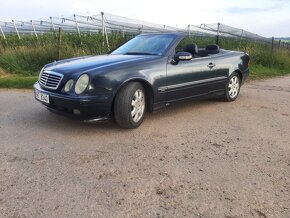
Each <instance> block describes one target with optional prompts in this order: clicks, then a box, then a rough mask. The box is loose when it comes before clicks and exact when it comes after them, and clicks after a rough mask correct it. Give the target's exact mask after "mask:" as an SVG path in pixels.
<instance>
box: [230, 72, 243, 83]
mask: <svg viewBox="0 0 290 218" xmlns="http://www.w3.org/2000/svg"><path fill="white" fill-rule="evenodd" d="M233 73H237V74H238V75H239V77H240V80H241V81H240V82H241V83H242V82H243V74H242V71H240V70H239V69H237V70H235V71H233V72H232V73H231V75H232V74H233Z"/></svg>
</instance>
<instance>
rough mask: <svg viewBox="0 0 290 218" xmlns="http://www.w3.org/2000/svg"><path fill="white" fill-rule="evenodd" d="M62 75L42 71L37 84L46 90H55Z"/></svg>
mask: <svg viewBox="0 0 290 218" xmlns="http://www.w3.org/2000/svg"><path fill="white" fill-rule="evenodd" d="M62 77H63V75H62V74H59V73H56V72H53V71H43V72H42V74H41V76H40V80H39V83H40V85H41V86H43V87H45V88H48V89H54V90H55V89H57V88H58V86H59V84H60V82H61V80H62Z"/></svg>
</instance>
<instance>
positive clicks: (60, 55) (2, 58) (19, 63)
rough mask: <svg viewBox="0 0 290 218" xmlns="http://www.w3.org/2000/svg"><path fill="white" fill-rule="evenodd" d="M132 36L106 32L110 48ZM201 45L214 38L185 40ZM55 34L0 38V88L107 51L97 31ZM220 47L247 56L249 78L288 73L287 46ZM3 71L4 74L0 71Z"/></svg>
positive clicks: (235, 43)
mask: <svg viewBox="0 0 290 218" xmlns="http://www.w3.org/2000/svg"><path fill="white" fill-rule="evenodd" d="M132 36H133V35H130V34H127V35H125V36H124V35H123V34H122V33H118V32H116V33H112V34H109V43H110V48H114V47H116V46H118V45H119V44H121V43H123V42H125V41H127V40H128V39H130V38H132ZM188 40H189V41H193V42H195V43H196V44H198V45H199V47H204V46H206V45H207V44H214V43H215V37H197V36H192V37H191V38H189V39H188ZM58 42H59V36H58V34H54V33H51V34H44V35H42V36H39V39H38V40H36V39H35V37H34V36H31V35H26V36H22V39H21V40H19V39H18V38H17V36H15V35H10V36H7V41H4V39H3V38H0V88H31V87H32V85H33V83H34V82H35V81H36V80H37V77H38V73H39V71H40V70H41V68H42V67H43V66H44V65H45V64H46V63H50V62H53V61H54V60H58V59H65V58H70V57H76V56H82V55H91V54H104V53H106V52H108V49H107V46H106V45H104V44H103V37H102V34H101V33H95V34H89V33H88V34H87V33H82V34H81V36H80V37H79V36H78V35H77V34H70V33H62V34H61V43H60V44H58ZM219 45H220V47H221V48H224V49H229V50H238V51H245V52H247V53H249V54H250V57H251V74H250V79H251V80H253V79H265V78H270V77H274V76H282V75H286V74H288V73H290V49H286V48H278V47H275V48H274V51H272V48H271V44H267V43H261V42H251V41H245V40H239V39H238V40H235V39H229V38H221V39H220V43H219ZM3 72H4V73H3Z"/></svg>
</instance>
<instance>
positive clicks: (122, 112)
mask: <svg viewBox="0 0 290 218" xmlns="http://www.w3.org/2000/svg"><path fill="white" fill-rule="evenodd" d="M144 93H145V92H144V87H143V86H142V85H141V84H140V83H138V82H132V83H129V84H128V85H126V86H125V87H123V88H121V90H120V91H119V92H118V93H117V96H116V99H115V104H114V115H115V120H116V122H117V123H118V125H120V126H121V127H124V128H128V129H132V128H137V127H138V126H140V124H141V123H142V121H143V119H144V115H145V109H146V101H145V100H146V99H145V94H144Z"/></svg>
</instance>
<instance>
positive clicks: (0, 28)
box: [0, 25, 6, 41]
mask: <svg viewBox="0 0 290 218" xmlns="http://www.w3.org/2000/svg"><path fill="white" fill-rule="evenodd" d="M0 30H1V34H2V36H3V38H4V40H5V41H6V36H5V34H4V32H3V29H2V27H1V25H0Z"/></svg>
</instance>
